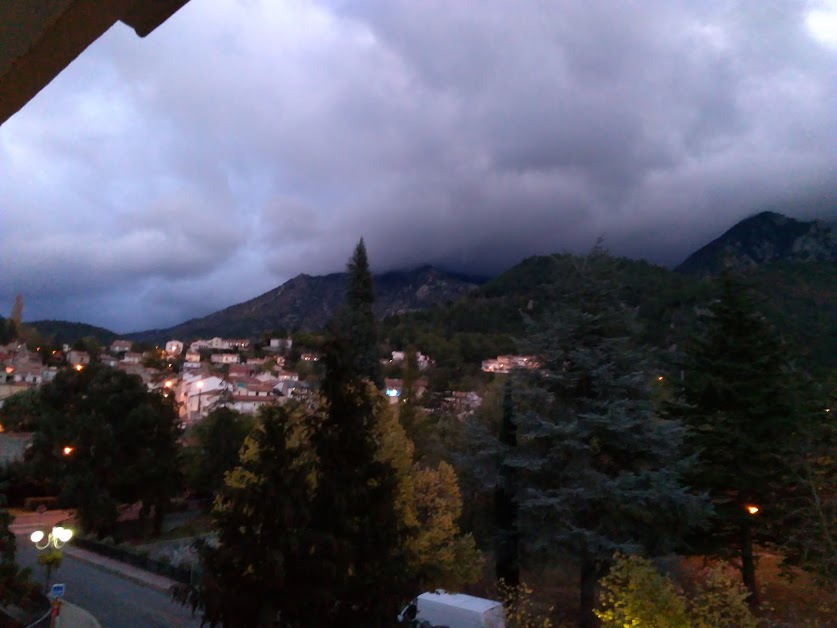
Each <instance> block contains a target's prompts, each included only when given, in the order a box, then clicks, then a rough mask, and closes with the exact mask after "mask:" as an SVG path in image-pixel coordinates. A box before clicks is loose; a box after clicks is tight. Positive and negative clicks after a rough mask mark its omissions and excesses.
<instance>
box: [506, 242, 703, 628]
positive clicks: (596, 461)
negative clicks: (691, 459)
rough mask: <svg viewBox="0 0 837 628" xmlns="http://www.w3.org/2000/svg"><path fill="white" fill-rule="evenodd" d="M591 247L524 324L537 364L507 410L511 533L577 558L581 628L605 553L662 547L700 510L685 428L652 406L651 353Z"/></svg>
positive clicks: (588, 618) (606, 264)
mask: <svg viewBox="0 0 837 628" xmlns="http://www.w3.org/2000/svg"><path fill="white" fill-rule="evenodd" d="M612 274H613V273H612V262H611V260H610V258H609V257H608V256H607V255H606V254H605V253H604V252H603V251H601V250H599V249H598V248H597V249H596V250H594V251H593V253H592V254H591V255H590V256H589V257H588V258H587V260H585V262H584V263H583V264H582V265H580V267H579V268H578V269H577V276H576V277H575V278H574V280H573V283H574V284H575V286H574V288H573V289H572V292H571V293H570V294H567V295H566V300H565V305H564V307H562V308H561V309H560V310H558V311H556V312H554V313H552V314H551V315H547V316H545V317H544V318H543V319H541V320H539V321H538V322H537V324H536V325H534V326H533V333H532V335H531V337H530V347H529V350H530V351H531V352H532V353H534V354H536V355H537V356H538V358H539V360H540V362H541V368H540V369H539V370H538V371H536V372H534V373H533V374H532V375H533V378H534V381H533V386H532V388H531V390H530V391H528V392H527V393H526V394H525V395H521V399H520V407H519V408H518V410H517V411H516V413H515V418H516V422H517V438H518V447H517V455H515V456H512V457H511V458H510V460H509V463H511V464H514V465H515V466H516V467H517V469H518V470H517V473H518V484H519V495H520V515H521V531H522V532H523V533H524V536H525V537H526V538H527V547H529V548H530V549H531V550H533V552H534V553H536V554H537V555H539V556H543V557H544V558H549V557H552V558H553V559H561V560H566V558H567V556H572V557H574V558H575V559H577V561H578V565H579V589H580V607H581V619H580V625H581V626H585V627H586V626H594V625H596V618H595V616H594V615H593V607H594V603H595V587H596V582H597V580H598V579H599V578H600V577H601V576H602V575H603V574H604V573H605V571H606V570H607V568H608V567H609V565H610V562H611V560H612V557H613V555H614V554H615V553H616V552H621V553H637V552H641V553H650V554H655V553H666V552H669V551H671V550H672V549H674V548H675V547H677V545H678V544H679V543H680V542H681V541H682V538H683V536H684V535H685V534H686V532H687V531H688V530H689V529H690V528H691V527H692V526H693V525H695V524H697V523H699V522H700V521H701V520H702V519H703V518H705V516H706V514H707V504H706V501H705V500H704V499H703V498H700V497H698V496H696V495H694V494H693V493H692V492H691V491H690V490H689V489H688V488H687V487H686V486H685V484H684V482H683V479H682V478H683V475H684V473H685V472H686V470H687V468H688V466H689V465H688V460H686V459H685V458H684V456H683V441H684V437H685V429H684V428H683V426H682V425H680V424H679V423H677V422H675V421H668V420H664V419H662V418H661V417H660V416H658V414H657V413H656V412H655V408H654V404H653V402H652V394H651V385H652V382H654V381H655V380H656V377H655V376H656V374H657V371H656V366H655V359H654V356H653V354H650V353H649V351H648V350H647V349H645V348H642V347H641V346H638V344H637V342H636V339H637V337H638V332H639V329H638V328H637V325H636V312H635V311H634V310H631V309H629V308H627V307H626V306H625V305H624V304H623V303H622V302H621V300H620V299H619V297H618V290H617V287H618V286H616V285H614V282H613V279H612Z"/></svg>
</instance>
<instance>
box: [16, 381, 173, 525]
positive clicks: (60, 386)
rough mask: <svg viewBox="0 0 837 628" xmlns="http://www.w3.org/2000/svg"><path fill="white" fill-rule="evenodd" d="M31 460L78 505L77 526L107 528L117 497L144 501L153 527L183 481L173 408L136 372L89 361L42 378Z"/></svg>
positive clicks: (113, 520) (65, 499) (65, 498)
mask: <svg viewBox="0 0 837 628" xmlns="http://www.w3.org/2000/svg"><path fill="white" fill-rule="evenodd" d="M38 395H39V397H40V400H39V403H40V407H41V409H42V411H41V414H40V416H39V417H38V419H37V421H36V423H35V426H34V427H35V435H34V437H33V442H32V452H31V463H32V464H33V465H35V468H36V469H37V470H38V471H39V472H40V473H41V474H42V475H43V476H44V477H47V478H50V479H52V480H53V481H54V482H55V483H56V485H57V486H58V487H59V489H60V491H61V496H60V498H61V500H62V501H63V502H64V503H66V504H67V505H70V506H75V507H76V508H78V517H79V520H80V522H81V525H82V527H84V528H85V529H86V530H89V531H91V532H96V533H98V534H99V535H101V536H105V535H107V534H109V533H112V531H113V528H114V525H115V523H116V520H117V516H118V508H119V506H120V505H121V504H131V503H135V502H139V501H141V502H142V515H143V516H147V515H151V514H152V513H153V514H154V523H155V528H159V525H160V524H161V522H162V516H163V514H164V512H165V510H166V508H167V506H168V504H169V501H170V499H171V498H172V497H174V496H175V495H176V494H177V493H178V492H179V491H180V490H181V487H182V480H181V474H180V469H179V464H178V456H179V445H178V442H177V441H178V437H179V435H180V428H179V419H178V416H177V412H176V410H175V408H174V406H173V404H172V402H171V401H170V400H169V399H166V398H164V397H162V396H161V395H160V394H158V393H156V392H154V393H150V392H148V391H147V390H146V388H145V385H144V384H143V382H142V380H141V379H140V378H139V377H137V376H133V375H128V374H126V373H124V372H122V371H119V370H116V369H111V368H108V367H105V366H101V365H98V364H91V365H89V366H88V367H86V368H84V369H82V370H81V371H76V370H65V371H61V372H60V373H59V374H58V376H57V377H56V378H55V380H54V381H52V382H50V383H48V384H45V385H44V386H42V387H41V388H40V389H39V391H38Z"/></svg>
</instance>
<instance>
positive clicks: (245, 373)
mask: <svg viewBox="0 0 837 628" xmlns="http://www.w3.org/2000/svg"><path fill="white" fill-rule="evenodd" d="M252 375H253V367H252V366H250V364H249V363H248V364H231V365H230V370H229V371H227V376H228V377H251V376H252Z"/></svg>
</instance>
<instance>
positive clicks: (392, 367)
mask: <svg viewBox="0 0 837 628" xmlns="http://www.w3.org/2000/svg"><path fill="white" fill-rule="evenodd" d="M140 349H141V347H139V346H138V345H137V344H136V343H134V342H132V341H130V340H124V339H119V340H114V341H113V342H112V343H111V345H110V346H109V347H106V348H102V349H101V350H100V351H99V352H98V353H96V354H94V355H91V353H90V352H89V351H85V350H82V349H79V348H73V347H71V346H70V345H68V344H64V345H63V346H62V347H61V349H54V350H51V351H49V354H48V355H44V354H43V353H44V352H43V351H42V350H41V347H35V348H34V349H32V348H30V347H28V346H27V344H26V343H25V342H23V341H15V342H12V343H9V344H7V345H5V346H0V368H2V369H3V371H2V377H0V406H2V403H3V400H4V399H6V398H8V397H9V396H11V395H13V394H15V393H17V392H20V391H23V390H27V389H30V388H34V387H38V386H40V385H41V384H43V383H46V382H50V381H52V380H53V379H55V376H56V375H57V374H58V372H59V370H61V369H64V368H72V369H76V370H81V369H84V368H85V367H86V366H87V365H89V364H90V362H91V360H95V361H98V362H99V363H101V364H103V365H106V366H109V367H112V368H115V369H119V370H121V371H124V372H126V373H128V374H131V375H136V376H137V377H139V378H140V379H142V381H143V383H144V384H145V386H146V387H147V389H148V390H149V391H160V392H161V393H162V394H163V395H165V396H170V395H172V396H174V399H175V400H176V401H177V403H178V408H179V412H180V417H181V419H182V422H183V425H184V427H187V426H189V425H191V424H194V423H195V422H197V421H199V420H200V419H202V418H205V417H206V416H207V415H208V414H209V413H210V412H212V411H213V410H215V409H217V408H222V407H224V408H229V409H232V410H235V411H237V412H241V413H244V414H256V413H257V412H258V410H259V409H260V408H262V407H264V406H269V405H281V404H283V403H285V402H287V401H288V400H291V399H296V400H300V401H303V402H305V401H309V402H310V401H312V400H313V399H314V396H315V393H316V390H317V387H318V370H317V367H318V363H319V361H320V355H319V354H318V353H316V352H313V351H302V352H297V353H296V354H294V340H293V338H290V337H288V338H271V339H270V340H269V342H268V343H267V344H264V345H262V346H259V347H256V346H254V344H253V343H251V341H250V340H249V339H246V338H220V337H215V338H211V339H196V340H193V341H191V342H190V343H188V344H187V343H184V342H182V341H180V340H169V341H168V342H166V344H165V345H164V346H163V347H160V346H156V347H154V348H153V349H148V350H145V351H142V350H140ZM407 360H408V354H407V352H406V351H392V352H391V357H389V358H382V359H381V365H382V367H384V368H385V369H386V370H387V371H388V372H389V373H390V374H397V373H398V371H400V370H403V368H404V366H405V365H406V362H407ZM415 365H416V368H417V369H418V371H419V372H421V373H426V372H427V370H428V368H430V367H431V366H432V365H433V360H432V359H431V358H430V357H429V356H427V355H424V354H423V353H421V352H417V353H416V354H415ZM537 366H538V363H537V360H536V359H535V357H534V356H519V355H502V356H497V357H496V358H492V359H488V360H484V361H483V363H482V371H483V372H484V373H487V374H489V373H498V374H506V373H509V372H510V371H511V370H512V369H514V368H524V369H532V368H537ZM300 371H302V372H303V374H302V375H300ZM383 383H384V386H383V392H384V394H385V395H386V396H387V397H388V398H389V400H390V403H392V404H396V403H398V401H399V400H400V399H401V396H402V388H403V379H402V378H400V377H394V376H393V377H386V378H385V379H384V382H383ZM428 387H429V382H428V378H427V377H426V376H422V377H420V378H418V379H416V380H415V384H414V397H415V400H416V401H418V402H419V403H421V402H422V401H423V400H427V399H428V397H429V395H428V393H427V391H428ZM481 402H482V396H481V394H480V392H479V391H475V390H451V391H446V393H445V395H444V397H443V399H442V400H441V407H443V408H445V409H447V410H449V411H451V412H453V413H454V414H456V415H457V416H460V418H464V417H465V416H468V415H469V414H471V413H473V411H474V410H476V409H477V408H478V407H479V406H480V404H481Z"/></svg>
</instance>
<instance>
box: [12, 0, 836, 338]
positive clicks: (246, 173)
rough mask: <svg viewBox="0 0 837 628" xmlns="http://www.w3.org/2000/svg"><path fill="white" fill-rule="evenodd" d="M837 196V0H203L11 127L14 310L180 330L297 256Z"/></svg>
mask: <svg viewBox="0 0 837 628" xmlns="http://www.w3.org/2000/svg"><path fill="white" fill-rule="evenodd" d="M835 207H837V0H828V1H822V2H821V1H819V0H812V1H810V2H806V1H805V0H788V1H780V0H751V1H749V2H734V1H732V0H723V1H721V0H719V1H712V0H701V1H700V2H697V1H695V0H641V1H640V0H636V1H631V0H624V1H618V2H615V1H614V0H554V1H546V0H541V1H537V2H536V1H525V0H519V1H518V0H516V1H514V2H509V1H508V0H496V1H494V0H479V1H476V0H473V1H466V0H457V1H451V0H422V1H418V0H410V1H403V2H401V1H396V0H380V1H377V2H374V1H373V2H364V1H358V0H345V1H339V0H338V1H334V2H323V3H319V2H310V1H300V2H284V1H279V0H263V1H261V2H259V1H257V0H240V1H238V2H233V1H231V0H191V2H189V3H188V4H187V5H186V6H185V7H184V8H183V9H181V10H180V11H179V12H178V13H177V14H175V15H174V16H173V17H172V18H171V19H169V20H168V21H167V22H166V23H165V24H163V25H162V26H161V27H160V28H159V29H157V30H156V31H155V32H154V33H152V34H151V35H150V36H148V37H147V38H145V39H140V38H139V37H137V36H136V35H135V34H134V32H133V31H132V30H131V29H129V28H128V27H126V26H124V25H122V24H117V25H116V26H114V27H113V28H112V29H111V30H110V31H109V32H108V33H106V34H105V35H104V36H103V37H102V38H101V39H99V40H98V41H97V42H96V43H94V44H93V45H92V46H90V48H88V49H87V51H86V52H84V53H83V54H82V55H81V56H80V57H79V58H78V59H77V60H76V61H74V62H73V63H72V64H71V65H70V66H69V68H67V69H66V70H65V71H64V72H63V73H62V74H61V75H60V76H59V77H57V78H56V79H55V80H54V81H53V82H52V83H51V84H50V85H48V86H47V87H46V88H45V89H44V90H43V91H42V92H41V93H40V94H39V95H38V96H36V97H35V98H34V99H33V100H32V101H31V102H30V103H29V104H28V105H27V106H26V107H25V108H24V109H23V110H22V111H21V112H19V113H18V114H16V115H15V116H13V117H12V118H11V119H10V120H9V121H8V122H6V123H5V124H3V125H2V127H0V269H1V270H0V313H2V314H3V315H8V313H9V311H10V310H11V307H12V303H13V302H14V295H15V294H17V293H18V292H22V293H23V295H24V301H25V310H24V319H26V320H34V319H38V318H59V319H68V320H82V321H84V322H89V323H93V324H98V325H103V326H106V327H109V328H111V329H113V330H115V331H118V332H127V331H132V330H138V329H146V328H150V327H159V326H168V325H172V324H175V323H179V322H182V321H183V320H185V319H187V318H190V317H193V316H199V315H204V314H207V313H209V312H212V311H214V310H216V309H219V308H221V307H225V306H227V305H231V304H233V303H237V302H240V301H243V300H246V299H248V298H251V297H254V296H256V295H258V294H260V293H262V292H264V291H267V290H269V289H271V288H273V287H275V286H277V285H279V284H280V283H282V282H284V281H285V280H287V279H289V278H291V277H293V276H294V275H296V274H298V273H303V272H304V273H309V274H319V273H326V272H334V271H339V270H342V269H343V267H344V265H345V262H346V259H347V257H348V256H349V254H350V253H351V250H352V247H353V246H354V244H355V243H356V242H357V240H358V238H360V237H361V236H364V237H365V238H366V242H367V246H368V249H369V254H370V258H371V261H372V264H373V267H374V269H375V270H381V271H383V270H389V269H395V268H408V267H412V266H416V265H418V264H421V263H432V264H437V265H441V266H443V267H445V268H448V269H453V270H460V271H467V272H475V273H492V272H497V271H500V270H503V269H504V268H507V267H509V266H510V265H512V264H514V263H515V262H517V261H519V260H521V259H522V258H524V257H527V256H530V255H535V254H542V253H550V252H559V251H565V250H568V251H573V252H581V251H584V250H586V249H588V248H589V247H590V246H591V245H592V244H593V242H594V241H595V239H596V237H597V236H599V235H602V236H604V237H605V241H606V245H607V246H608V247H609V248H610V249H611V251H613V252H615V253H618V254H622V255H628V256H631V257H643V258H645V259H648V260H651V261H654V262H658V263H662V264H676V263H678V262H680V261H682V259H683V258H684V257H685V256H686V255H688V254H689V253H690V252H692V251H693V250H694V249H695V248H697V247H699V246H701V245H702V244H704V243H706V242H707V241H708V240H710V239H712V238H714V237H717V236H718V235H719V234H720V233H721V232H723V231H724V230H725V229H726V228H728V227H730V226H732V224H734V223H735V222H737V221H738V220H740V219H741V218H743V217H745V216H747V215H749V214H752V213H754V212H756V211H760V210H762V209H773V210H776V211H781V212H783V213H786V214H788V215H791V216H795V217H801V218H812V217H823V218H833V217H834V216H835Z"/></svg>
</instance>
